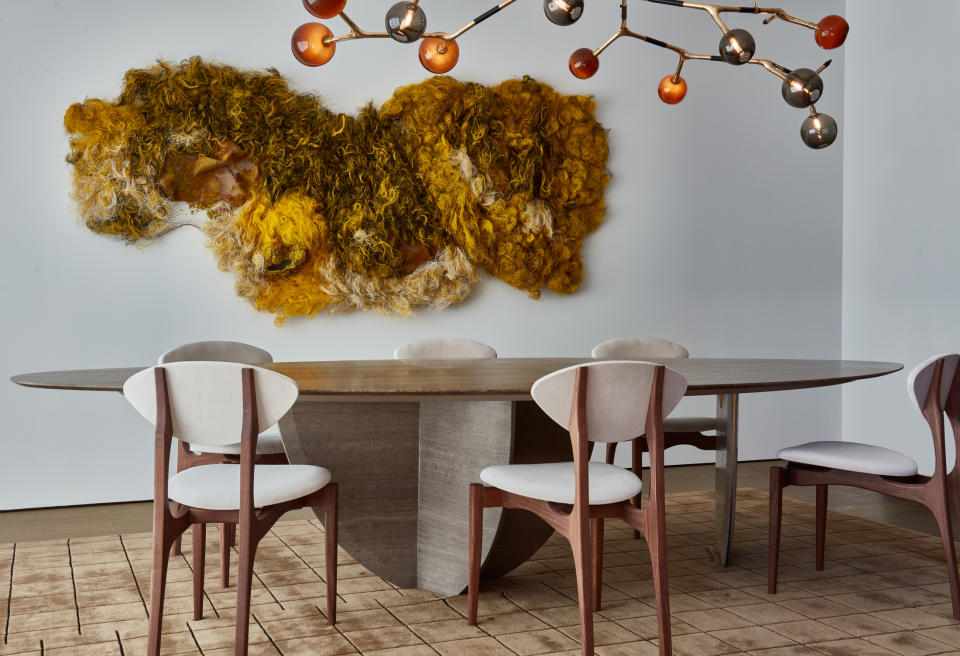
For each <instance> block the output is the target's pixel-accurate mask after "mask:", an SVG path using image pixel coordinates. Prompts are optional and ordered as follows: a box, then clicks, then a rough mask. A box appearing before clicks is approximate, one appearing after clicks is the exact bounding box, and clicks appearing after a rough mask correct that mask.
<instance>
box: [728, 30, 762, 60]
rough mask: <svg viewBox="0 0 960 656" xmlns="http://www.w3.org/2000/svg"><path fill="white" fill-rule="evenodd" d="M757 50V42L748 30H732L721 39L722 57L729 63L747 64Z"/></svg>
mask: <svg viewBox="0 0 960 656" xmlns="http://www.w3.org/2000/svg"><path fill="white" fill-rule="evenodd" d="M756 51H757V43H756V41H754V40H753V35H752V34H750V33H749V32H747V31H746V30H741V29H739V28H738V29H735V30H730V31H729V32H727V33H726V34H724V35H723V37H722V38H721V39H720V57H721V58H722V59H723V61H725V62H727V63H728V64H734V65H736V66H739V65H740V64H746V63H747V62H748V61H750V60H751V59H753V53H755V52H756Z"/></svg>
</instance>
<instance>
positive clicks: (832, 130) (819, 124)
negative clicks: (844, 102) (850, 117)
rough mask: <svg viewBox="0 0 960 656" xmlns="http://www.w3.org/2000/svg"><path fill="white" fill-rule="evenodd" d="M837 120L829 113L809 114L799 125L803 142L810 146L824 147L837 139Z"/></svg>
mask: <svg viewBox="0 0 960 656" xmlns="http://www.w3.org/2000/svg"><path fill="white" fill-rule="evenodd" d="M838 132H839V131H838V130H837V122H836V121H835V120H833V117H832V116H830V115H829V114H820V113H818V112H815V113H813V114H810V116H808V117H807V118H806V119H805V120H804V121H803V125H802V126H800V137H801V138H802V139H803V143H805V144H807V145H808V146H810V147H811V148H826V147H827V146H829V145H830V144H832V143H833V142H834V141H836V140H837V134H838Z"/></svg>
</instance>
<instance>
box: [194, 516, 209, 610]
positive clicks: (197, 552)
mask: <svg viewBox="0 0 960 656" xmlns="http://www.w3.org/2000/svg"><path fill="white" fill-rule="evenodd" d="M191 533H192V534H193V619H194V620H202V619H203V570H204V567H205V564H206V563H205V561H206V544H207V525H206V524H194V525H193V530H192V531H191Z"/></svg>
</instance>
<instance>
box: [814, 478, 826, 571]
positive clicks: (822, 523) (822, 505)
mask: <svg viewBox="0 0 960 656" xmlns="http://www.w3.org/2000/svg"><path fill="white" fill-rule="evenodd" d="M827 489H828V488H827V486H826V485H818V486H817V571H818V572H822V571H823V552H824V550H825V549H826V545H827Z"/></svg>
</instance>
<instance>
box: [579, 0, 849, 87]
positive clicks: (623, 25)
mask: <svg viewBox="0 0 960 656" xmlns="http://www.w3.org/2000/svg"><path fill="white" fill-rule="evenodd" d="M646 1H647V2H657V3H659V4H670V5H676V6H683V7H688V6H689V7H692V8H695V9H701V8H709V9H705V10H706V11H708V12H711V15H714V13H713V11H714V10H715V11H716V12H720V11H741V10H743V13H746V11H745V10H747V9H749V10H750V13H755V12H754V9H755V8H754V7H714V6H713V5H704V4H701V3H694V2H683V0H646ZM763 11H772V12H778V11H779V12H782V10H781V9H770V10H763V9H756V13H760V12H763ZM717 17H718V18H719V15H718V14H717ZM721 24H722V21H721ZM814 27H816V26H814ZM621 37H630V38H633V39H639V40H641V41H646V42H647V43H650V44H652V45H655V46H659V47H660V48H666V49H667V50H672V51H673V52H675V53H677V55H679V56H680V63H679V64H678V65H677V72H676V73H675V74H674V76H673V80H674V82H676V81H677V80H678V79H679V76H680V71H681V70H682V69H683V65H684V64H685V63H686V62H687V61H688V60H694V61H715V62H722V61H723V58H721V57H720V56H719V55H700V54H697V53H693V52H690V51H689V50H686V49H685V48H681V47H680V46H676V45H673V44H672V43H667V42H666V41H661V40H660V39H656V38H654V37H651V36H646V35H644V34H640V33H638V32H634V31H633V30H631V29H630V28H629V27H627V0H621V1H620V29H619V30H617V31H616V32H615V33H614V34H613V36H611V37H610V38H609V39H607V40H606V42H605V43H604V44H603V45H602V46H600V47H599V48H597V49H596V50H594V51H593V55H594V57H599V56H600V53H602V52H603V51H604V50H606V49H607V48H608V47H610V45H611V44H613V42H614V41H616V40H617V39H620V38H621ZM831 61H832V60H831ZM746 63H748V64H756V65H758V66H762V67H763V68H764V69H765V70H767V71H769V72H770V73H772V74H774V75H776V76H777V77H779V78H780V79H781V80H782V79H785V78H786V77H787V76H788V75H790V73H791V70H790V69H789V68H786V67H784V66H781V65H780V64H778V63H776V62H775V61H771V60H769V59H751V60H750V61H748V62H746ZM830 63H831V62H830V61H828V62H826V63H825V64H824V65H823V66H821V67H820V68H819V69H818V70H817V73H820V72H821V71H822V70H823V69H824V68H826V67H827V66H829V65H830Z"/></svg>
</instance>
